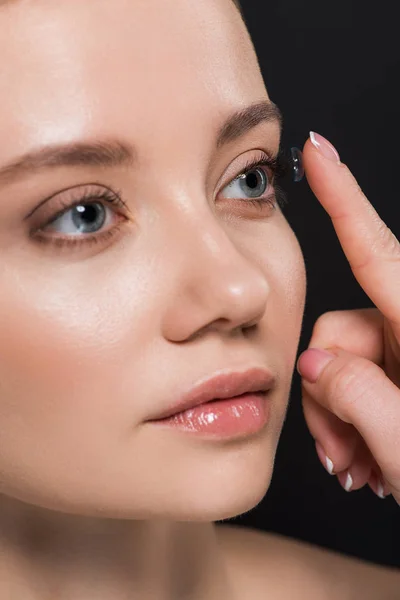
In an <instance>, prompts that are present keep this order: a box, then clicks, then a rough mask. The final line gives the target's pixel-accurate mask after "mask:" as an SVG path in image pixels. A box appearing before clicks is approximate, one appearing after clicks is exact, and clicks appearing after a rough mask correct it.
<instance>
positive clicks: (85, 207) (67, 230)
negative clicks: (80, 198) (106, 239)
mask: <svg viewBox="0 0 400 600" xmlns="http://www.w3.org/2000/svg"><path fill="white" fill-rule="evenodd" d="M106 211H110V208H108V207H106V206H105V205H104V204H101V203H100V202H92V203H90V204H89V203H85V204H78V205H76V206H73V207H71V208H69V209H68V210H66V211H65V212H64V213H63V214H62V215H61V216H59V217H57V218H56V219H54V220H53V221H52V222H51V229H52V230H53V231H54V230H57V232H58V233H63V234H68V235H77V234H80V233H95V232H97V231H99V230H100V229H101V228H102V227H103V225H104V224H105V222H106V220H107V212H106Z"/></svg>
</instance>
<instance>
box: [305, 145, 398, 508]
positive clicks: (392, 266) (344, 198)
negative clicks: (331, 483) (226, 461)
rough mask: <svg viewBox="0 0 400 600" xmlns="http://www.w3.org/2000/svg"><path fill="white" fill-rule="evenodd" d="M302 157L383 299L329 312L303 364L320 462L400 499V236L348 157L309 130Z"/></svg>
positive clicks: (359, 269)
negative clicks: (347, 162) (370, 304)
mask: <svg viewBox="0 0 400 600" xmlns="http://www.w3.org/2000/svg"><path fill="white" fill-rule="evenodd" d="M315 137H316V139H317V143H318V142H319V143H320V144H322V143H323V139H324V138H321V136H318V135H317V136H315ZM320 147H321V146H320ZM329 147H330V148H331V152H332V157H333V158H335V154H334V151H333V150H332V148H333V147H332V146H329V143H328V146H327V147H326V149H327V150H329ZM303 160H304V167H305V173H306V177H307V180H308V183H309V184H310V187H311V189H312V190H313V192H314V194H315V195H316V197H317V198H318V200H319V202H320V203H321V205H322V206H323V207H324V209H325V210H326V211H327V213H328V214H329V216H330V218H331V219H332V223H333V225H334V228H335V230H336V233H337V236H338V238H339V241H340V243H341V245H342V248H343V250H344V253H345V255H346V257H347V259H348V261H349V263H350V267H351V269H352V271H353V273H354V275H355V277H356V279H357V281H358V282H359V284H360V285H361V286H362V288H363V289H364V291H365V292H366V294H367V295H368V296H369V297H370V298H371V300H372V302H373V304H374V305H375V306H376V308H372V309H363V310H348V311H333V312H328V313H325V314H324V315H322V316H321V317H320V318H319V319H318V320H317V322H316V323H315V325H314V328H313V332H312V337H311V340H310V344H309V349H308V350H306V351H305V352H304V353H303V354H302V355H301V356H300V358H299V360H298V365H297V367H298V370H299V373H300V375H301V376H302V394H303V409H304V415H305V418H306V421H307V424H308V427H309V429H310V432H311V434H312V436H313V437H314V439H315V440H316V449H317V452H318V455H319V457H320V460H321V462H322V463H323V464H324V466H325V467H326V469H327V470H328V471H329V472H331V473H333V474H337V476H338V479H339V481H340V483H341V484H342V485H343V487H344V488H345V489H346V490H347V491H350V490H356V489H359V488H361V487H363V486H364V485H365V484H366V483H368V484H369V485H370V487H371V488H372V489H373V490H374V492H375V493H376V494H378V495H379V496H380V497H385V495H387V494H389V493H391V494H392V495H393V497H394V498H395V500H396V501H397V503H398V504H400V389H399V388H400V244H399V241H398V240H397V238H396V237H395V236H394V234H393V233H392V232H391V230H390V229H389V228H388V227H387V226H386V225H385V223H384V222H383V221H382V220H381V219H380V217H379V216H378V214H377V213H376V211H375V209H374V208H373V206H372V205H371V204H370V202H369V201H368V200H367V198H366V197H365V195H364V194H363V192H362V190H361V189H360V187H359V186H358V184H357V182H356V180H355V178H354V176H353V175H352V174H351V172H350V170H349V169H348V168H347V166H346V165H344V164H342V163H339V164H338V163H337V162H336V161H335V160H330V159H329V158H327V157H325V156H323V155H322V154H321V151H320V150H318V149H317V148H316V147H314V145H313V144H312V142H311V140H310V139H309V140H307V142H306V144H305V146H304V151H303ZM314 349H315V350H314ZM321 351H322V352H321ZM326 351H327V352H328V353H329V354H326Z"/></svg>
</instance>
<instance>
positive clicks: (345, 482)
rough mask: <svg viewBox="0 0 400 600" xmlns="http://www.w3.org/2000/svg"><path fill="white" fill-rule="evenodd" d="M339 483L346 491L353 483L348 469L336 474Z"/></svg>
mask: <svg viewBox="0 0 400 600" xmlns="http://www.w3.org/2000/svg"><path fill="white" fill-rule="evenodd" d="M337 477H338V480H339V483H340V485H341V486H342V487H343V488H344V489H345V490H346V492H350V491H351V488H352V485H353V478H352V476H351V475H350V471H347V473H346V472H343V473H339V475H338V476H337Z"/></svg>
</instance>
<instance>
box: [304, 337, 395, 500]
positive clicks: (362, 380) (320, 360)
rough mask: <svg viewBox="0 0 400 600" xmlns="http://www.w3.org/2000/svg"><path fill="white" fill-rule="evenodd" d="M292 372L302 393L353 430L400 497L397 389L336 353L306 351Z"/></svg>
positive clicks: (366, 365) (376, 371) (379, 373)
mask: <svg viewBox="0 0 400 600" xmlns="http://www.w3.org/2000/svg"><path fill="white" fill-rule="evenodd" d="M297 370H298V371H299V373H300V375H301V376H302V384H303V386H304V389H305V391H306V392H307V393H308V394H309V395H310V396H311V397H312V398H313V399H314V400H315V401H316V402H317V403H319V404H320V405H321V406H323V407H325V408H326V409H328V410H329V411H331V412H332V413H334V414H335V415H336V416H337V417H339V419H341V420H342V421H344V422H346V423H351V424H352V425H353V426H354V427H355V428H356V429H357V431H358V432H359V433H360V435H361V436H362V438H363V439H364V441H365V443H366V445H367V446H368V448H369V449H370V451H371V453H372V454H373V456H374V458H375V460H376V461H377V463H378V465H379V466H380V468H381V470H382V473H383V475H384V477H385V478H386V480H387V482H388V483H389V485H390V486H392V487H393V488H394V489H393V494H394V490H396V491H400V445H399V432H400V390H399V388H397V387H396V386H395V385H394V383H392V381H391V380H390V379H389V378H388V377H386V374H385V372H384V371H383V370H382V369H381V368H380V367H378V365H376V364H375V363H373V362H371V361H369V360H367V359H366V358H362V357H360V356H357V355H355V354H352V353H351V352H347V351H345V350H342V349H339V348H337V347H335V348H329V349H328V350H322V349H317V348H309V349H308V350H306V351H305V352H303V353H302V354H301V355H300V357H299V359H298V362H297ZM321 441H322V440H321Z"/></svg>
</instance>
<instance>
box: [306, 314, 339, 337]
mask: <svg viewBox="0 0 400 600" xmlns="http://www.w3.org/2000/svg"><path fill="white" fill-rule="evenodd" d="M340 313H341V311H339V310H330V311H328V312H325V313H324V314H323V315H321V316H319V317H318V319H317V320H316V321H315V323H314V327H313V331H312V337H313V338H323V337H326V335H327V334H328V333H330V332H331V331H332V329H335V324H336V323H337V322H338V320H339V318H340Z"/></svg>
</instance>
